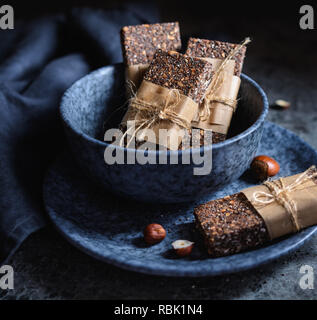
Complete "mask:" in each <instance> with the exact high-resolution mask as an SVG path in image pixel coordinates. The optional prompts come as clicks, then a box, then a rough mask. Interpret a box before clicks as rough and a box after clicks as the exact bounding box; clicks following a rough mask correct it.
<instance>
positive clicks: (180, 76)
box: [144, 50, 212, 103]
mask: <svg viewBox="0 0 317 320" xmlns="http://www.w3.org/2000/svg"><path fill="white" fill-rule="evenodd" d="M211 78H212V65H211V64H210V63H208V62H207V61H204V60H201V59H198V58H193V57H188V56H185V55H183V54H181V53H178V52H175V51H169V52H166V51H162V50H157V52H156V53H155V55H154V57H153V60H152V62H151V64H150V66H149V68H148V70H147V72H146V73H145V75H144V80H147V81H150V82H152V83H155V84H157V85H160V86H162V87H166V88H169V89H178V90H179V91H180V92H181V93H182V94H184V95H185V96H187V97H189V98H191V99H192V100H194V101H195V102H196V103H200V102H201V101H202V99H203V98H204V95H205V93H206V90H207V88H208V85H209V83H210V81H211Z"/></svg>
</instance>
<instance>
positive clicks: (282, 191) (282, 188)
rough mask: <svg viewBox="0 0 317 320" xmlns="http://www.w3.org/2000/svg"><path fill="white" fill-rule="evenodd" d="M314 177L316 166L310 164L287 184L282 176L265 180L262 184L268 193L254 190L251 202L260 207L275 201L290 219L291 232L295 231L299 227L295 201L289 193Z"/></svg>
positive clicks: (316, 173)
mask: <svg viewBox="0 0 317 320" xmlns="http://www.w3.org/2000/svg"><path fill="white" fill-rule="evenodd" d="M315 177H317V171H316V167H315V166H311V167H310V168H309V169H307V170H306V171H305V172H303V173H302V174H300V175H299V176H298V177H297V179H296V180H295V181H294V182H293V183H291V184H289V185H285V183H284V181H283V178H280V179H278V180H275V181H265V182H264V183H263V185H265V186H266V187H267V188H268V189H269V191H270V193H268V192H265V191H256V192H254V193H253V197H252V199H251V203H252V204H253V205H255V206H260V207H262V206H266V205H268V204H270V203H273V202H275V201H276V202H277V203H279V204H280V205H281V206H283V207H284V208H285V210H286V212H287V214H288V215H289V218H290V219H291V222H292V226H293V232H297V231H299V230H300V229H301V227H300V225H299V223H298V210H297V203H296V202H295V201H294V200H292V199H291V198H290V194H291V193H292V192H294V191H296V190H298V188H299V187H300V186H301V185H303V184H304V183H305V182H307V181H308V180H312V179H313V178H315Z"/></svg>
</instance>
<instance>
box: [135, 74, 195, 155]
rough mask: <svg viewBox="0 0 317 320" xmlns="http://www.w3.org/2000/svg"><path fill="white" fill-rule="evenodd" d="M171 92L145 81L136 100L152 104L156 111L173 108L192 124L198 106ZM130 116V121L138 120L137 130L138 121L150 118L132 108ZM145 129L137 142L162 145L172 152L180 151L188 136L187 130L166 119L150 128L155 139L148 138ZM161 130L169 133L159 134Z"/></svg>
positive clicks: (140, 133) (183, 96) (139, 133)
mask: <svg viewBox="0 0 317 320" xmlns="http://www.w3.org/2000/svg"><path fill="white" fill-rule="evenodd" d="M171 91H172V90H171V89H168V88H165V87H162V86H159V85H157V84H154V83H152V82H149V81H146V80H143V81H142V83H141V85H140V88H139V90H138V91H137V93H136V98H137V99H138V100H140V101H144V102H146V103H149V104H151V105H152V106H154V107H155V109H156V110H163V109H164V108H165V107H166V106H167V107H169V106H172V108H171V109H172V110H173V111H174V112H175V113H176V114H177V115H178V116H179V117H181V118H183V119H186V120H187V121H188V123H191V121H192V119H193V117H194V115H195V114H196V112H197V110H198V104H197V103H196V102H195V101H193V100H192V99H191V98H189V97H187V96H185V95H183V94H181V93H180V92H179V91H178V93H179V94H178V97H175V95H173V94H171ZM167 102H168V103H167ZM166 104H167V105H166ZM133 113H134V116H133ZM130 116H131V118H130V119H129V120H130V121H131V120H132V121H133V120H136V124H135V126H136V128H137V127H138V120H139V121H140V120H143V119H144V117H145V116H148V114H147V113H146V112H143V111H139V110H137V112H136V111H135V110H134V109H133V108H131V111H130ZM143 128H144V129H143ZM143 128H142V129H141V130H140V131H138V132H137V134H136V138H137V140H139V141H144V140H146V141H148V142H151V143H155V144H159V145H162V146H164V147H166V148H168V149H170V150H178V147H179V145H180V143H181V141H182V138H183V137H184V136H185V134H186V130H185V129H184V128H181V127H180V126H179V125H178V124H176V123H174V122H173V121H171V120H166V119H158V121H155V123H154V124H153V125H151V126H150V127H149V128H148V129H151V130H153V131H154V133H155V137H153V136H152V135H149V136H147V129H146V126H145V127H143ZM160 129H166V130H168V131H167V132H162V131H161V132H159V130H160Z"/></svg>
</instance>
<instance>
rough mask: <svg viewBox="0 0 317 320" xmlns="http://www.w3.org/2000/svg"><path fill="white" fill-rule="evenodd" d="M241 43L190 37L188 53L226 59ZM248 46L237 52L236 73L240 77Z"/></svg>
mask: <svg viewBox="0 0 317 320" xmlns="http://www.w3.org/2000/svg"><path fill="white" fill-rule="evenodd" d="M238 45H239V44H234V43H229V42H221V41H216V40H205V39H198V38H189V40H188V44H187V49H186V55H188V56H191V57H200V58H214V59H225V58H226V57H227V56H228V54H229V52H230V51H231V50H232V49H234V48H235V47H236V46H238ZM246 50H247V47H246V46H243V47H242V48H241V50H240V51H239V52H238V53H237V54H236V56H235V58H234V60H235V70H234V74H235V75H236V76H238V77H240V74H241V71H242V67H243V61H244V58H245V53H246Z"/></svg>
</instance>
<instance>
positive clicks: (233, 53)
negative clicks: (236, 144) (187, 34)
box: [186, 38, 250, 143]
mask: <svg viewBox="0 0 317 320" xmlns="http://www.w3.org/2000/svg"><path fill="white" fill-rule="evenodd" d="M248 42H250V40H249V38H247V39H245V41H243V43H242V44H233V43H228V42H221V41H214V40H204V39H197V38H190V39H189V41H188V45H187V50H186V54H187V55H189V56H192V57H199V58H202V59H205V60H207V61H209V62H210V63H211V64H212V66H213V71H214V72H215V76H214V78H213V81H212V82H211V84H210V87H209V88H208V91H207V94H206V97H205V99H204V101H203V103H201V104H200V106H199V112H198V113H197V114H196V116H195V118H194V120H193V123H192V126H193V127H196V128H201V129H205V130H212V131H213V143H217V142H220V141H224V140H225V139H226V135H227V133H228V129H229V126H230V122H231V118H232V115H233V113H234V111H235V109H236V105H237V100H236V99H237V95H238V91H239V88H240V83H241V80H240V74H241V70H242V67H243V61H244V57H245V52H246V46H245V45H246V44H247V43H248Z"/></svg>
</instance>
